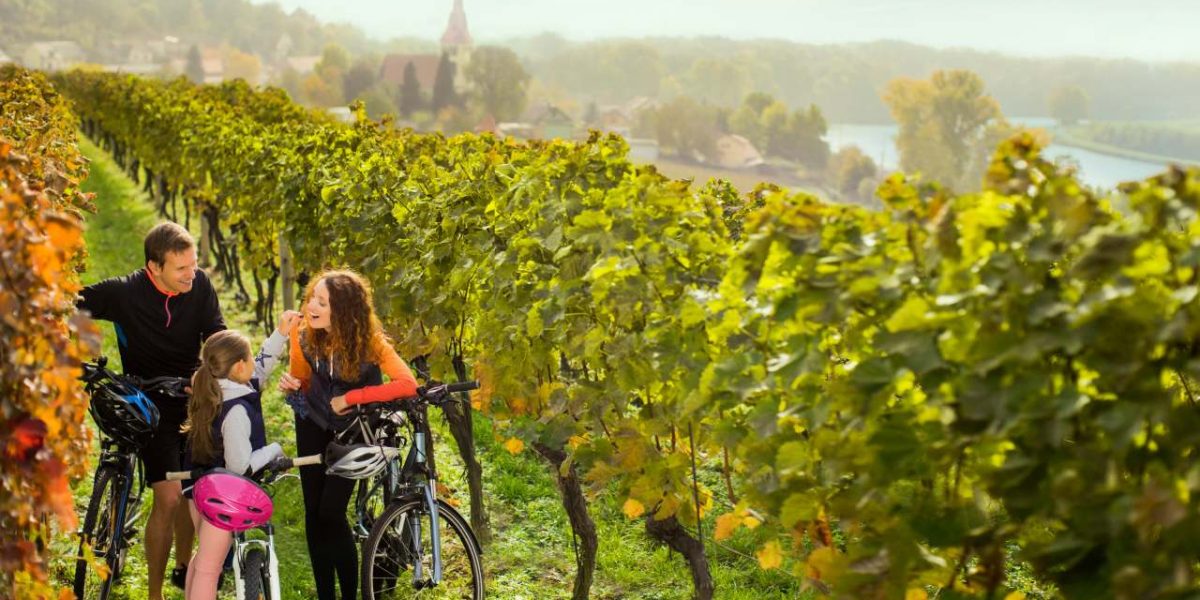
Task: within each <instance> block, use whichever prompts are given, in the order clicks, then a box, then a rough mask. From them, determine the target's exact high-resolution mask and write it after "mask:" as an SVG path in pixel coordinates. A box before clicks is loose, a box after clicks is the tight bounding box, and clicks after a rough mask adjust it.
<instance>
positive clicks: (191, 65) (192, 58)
mask: <svg viewBox="0 0 1200 600" xmlns="http://www.w3.org/2000/svg"><path fill="white" fill-rule="evenodd" d="M183 72H184V75H187V78H188V79H189V80H190V81H191V82H192V83H204V59H203V58H201V57H200V48H198V47H197V46H196V45H195V44H192V47H191V48H189V49H188V55H187V66H186V67H185V68H184V71H183Z"/></svg>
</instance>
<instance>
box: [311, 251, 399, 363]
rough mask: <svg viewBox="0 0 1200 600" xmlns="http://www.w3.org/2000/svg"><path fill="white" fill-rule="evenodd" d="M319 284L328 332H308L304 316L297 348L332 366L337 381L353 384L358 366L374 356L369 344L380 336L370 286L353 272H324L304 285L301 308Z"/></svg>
mask: <svg viewBox="0 0 1200 600" xmlns="http://www.w3.org/2000/svg"><path fill="white" fill-rule="evenodd" d="M322 282H324V284H325V289H326V290H327V291H328V292H329V328H328V329H312V328H311V327H309V326H308V314H307V313H305V316H304V325H303V326H302V329H301V331H300V347H301V349H302V350H303V351H304V353H305V354H308V355H310V356H314V357H321V358H325V359H326V360H329V361H330V362H332V363H333V371H334V374H335V375H336V376H337V378H338V379H341V380H342V381H355V380H357V379H358V376H359V372H360V368H361V366H362V364H363V363H364V362H368V361H370V360H372V358H373V356H374V354H373V348H372V342H373V340H374V339H375V337H376V336H378V335H379V334H381V333H382V332H383V326H382V325H380V323H379V318H378V317H376V316H375V305H374V302H373V301H372V300H371V284H369V283H367V280H366V279H364V278H363V277H362V276H361V275H359V274H358V273H355V272H353V271H346V270H338V271H325V272H323V273H321V274H320V275H318V276H316V277H314V278H313V279H312V282H311V283H309V284H308V289H307V290H305V292H304V305H305V306H307V305H308V302H309V301H310V300H312V296H313V291H314V290H316V288H317V285H319V284H321V283H322Z"/></svg>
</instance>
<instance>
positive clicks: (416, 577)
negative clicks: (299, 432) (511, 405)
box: [327, 381, 484, 600]
mask: <svg viewBox="0 0 1200 600" xmlns="http://www.w3.org/2000/svg"><path fill="white" fill-rule="evenodd" d="M478 387H479V383H478V382H474V381H468V382H461V383H452V384H438V385H429V386H422V387H421V388H418V396H417V397H415V398H409V399H405V400H402V401H399V402H386V403H377V404H369V405H363V406H358V407H355V409H354V410H355V411H356V413H355V416H356V418H357V419H358V420H357V421H356V423H359V424H360V425H359V426H360V427H365V428H368V429H371V433H373V434H374V435H375V436H376V439H379V438H380V437H382V436H384V435H387V434H388V433H389V431H390V430H391V429H392V428H395V429H396V430H398V431H402V430H407V432H408V436H407V439H409V440H411V441H412V444H411V445H410V446H409V447H408V453H407V457H406V458H405V459H404V463H403V466H401V467H399V468H398V470H396V471H395V473H394V475H388V473H390V472H391V471H392V469H391V466H392V465H389V468H388V469H385V470H384V471H383V473H382V474H381V475H382V477H377V478H376V479H374V480H373V481H377V482H382V483H381V484H380V485H382V486H383V489H382V490H380V492H379V497H387V499H388V500H387V503H386V508H384V509H383V511H382V513H381V514H379V515H378V516H377V517H374V516H373V515H372V525H371V529H370V532H369V533H368V535H367V538H366V540H365V541H364V542H363V544H362V566H361V569H362V576H361V585H362V596H363V599H364V600H376V599H384V598H387V599H391V598H469V599H473V600H479V599H481V598H483V595H484V577H483V562H482V560H481V558H480V553H481V550H480V547H479V542H478V540H476V538H475V533H474V532H473V531H471V526H470V525H469V524H468V523H467V520H466V519H464V518H463V516H462V515H461V514H459V512H458V511H457V510H455V509H454V507H453V506H450V505H449V504H448V503H446V502H445V501H443V500H440V499H439V498H438V497H437V468H436V465H435V463H434V460H433V447H432V446H433V445H432V440H433V438H432V436H431V435H430V429H429V418H428V408H429V406H431V405H432V406H437V407H445V405H446V404H449V403H451V402H458V401H460V400H458V399H456V398H454V396H453V394H454V393H456V392H466V391H469V390H473V389H476V388H478ZM391 435H393V436H394V437H392V439H393V440H404V439H405V437H406V436H403V435H402V434H401V433H392V434H391ZM327 462H328V460H327ZM393 482H394V483H393ZM368 497H369V498H370V496H368Z"/></svg>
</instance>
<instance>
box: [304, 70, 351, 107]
mask: <svg viewBox="0 0 1200 600" xmlns="http://www.w3.org/2000/svg"><path fill="white" fill-rule="evenodd" d="M300 95H301V96H302V97H303V98H304V100H305V101H306V102H308V103H310V104H315V105H317V106H323V107H330V106H337V105H338V104H341V103H342V93H341V91H340V90H336V89H334V88H333V87H332V86H330V85H329V82H328V81H325V79H323V78H322V77H321V76H320V75H318V74H316V73H309V74H308V75H306V76H305V77H304V80H303V81H301V82H300Z"/></svg>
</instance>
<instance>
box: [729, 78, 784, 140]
mask: <svg viewBox="0 0 1200 600" xmlns="http://www.w3.org/2000/svg"><path fill="white" fill-rule="evenodd" d="M772 104H775V98H774V97H772V96H771V95H770V94H767V93H765V92H754V93H751V94H748V95H747V96H746V98H745V99H744V100H742V105H741V106H739V107H738V109H737V110H735V111H734V112H733V114H732V115H731V116H730V117H729V131H730V132H731V133H736V134H738V135H740V136H742V137H744V138H746V139H748V140H750V143H751V144H754V147H756V148H764V149H765V148H766V146H767V136H766V135H765V132H764V130H763V124H762V114H763V111H764V110H766V108H767V107H768V106H770V105H772Z"/></svg>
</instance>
